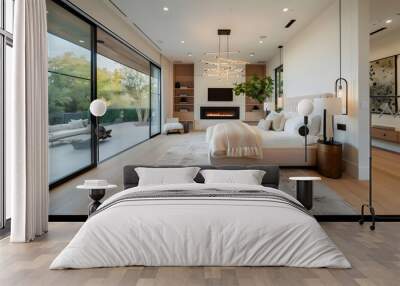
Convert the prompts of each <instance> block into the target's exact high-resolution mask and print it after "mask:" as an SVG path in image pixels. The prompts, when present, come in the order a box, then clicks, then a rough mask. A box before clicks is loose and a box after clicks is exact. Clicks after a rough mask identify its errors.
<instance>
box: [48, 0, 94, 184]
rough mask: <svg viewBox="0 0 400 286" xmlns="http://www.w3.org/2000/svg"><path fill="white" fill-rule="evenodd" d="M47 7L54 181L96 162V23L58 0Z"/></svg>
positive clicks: (50, 166) (50, 124)
mask: <svg viewBox="0 0 400 286" xmlns="http://www.w3.org/2000/svg"><path fill="white" fill-rule="evenodd" d="M47 10H48V16H47V17H48V54H49V61H48V65H49V67H48V71H49V72H48V80H49V88H48V92H49V179H50V183H54V182H56V181H59V180H61V179H63V178H66V177H68V176H70V175H71V174H73V173H76V172H79V171H80V170H82V169H85V168H88V167H90V166H91V165H93V164H94V162H93V156H92V154H93V150H92V149H93V144H92V131H91V119H90V115H89V111H88V110H89V105H90V102H91V97H92V96H91V94H92V70H91V68H92V53H93V51H92V40H91V39H92V29H93V27H92V26H91V25H90V24H88V23H87V22H85V21H83V20H82V19H80V18H78V17H77V16H75V15H73V14H72V13H70V12H68V11H67V10H65V9H63V8H62V7H61V6H59V5H57V4H55V3H54V2H53V1H47Z"/></svg>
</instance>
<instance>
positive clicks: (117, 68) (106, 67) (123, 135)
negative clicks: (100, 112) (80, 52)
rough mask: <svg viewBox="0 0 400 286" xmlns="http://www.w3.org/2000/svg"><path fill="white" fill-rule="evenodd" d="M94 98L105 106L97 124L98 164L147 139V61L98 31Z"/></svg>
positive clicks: (148, 115)
mask: <svg viewBox="0 0 400 286" xmlns="http://www.w3.org/2000/svg"><path fill="white" fill-rule="evenodd" d="M97 98H100V99H103V100H104V101H105V102H106V103H107V112H106V114H105V115H104V116H103V117H102V118H100V121H99V122H100V126H99V159H100V161H102V160H105V159H107V158H110V157H112V156H114V155H116V154H118V153H120V152H122V151H124V150H126V149H128V148H131V147H132V146H134V145H136V144H138V143H140V142H143V141H145V140H147V139H148V138H149V134H150V124H149V118H150V65H149V62H148V61H147V60H146V59H144V58H143V57H142V56H140V55H139V54H137V53H136V52H135V51H133V50H131V49H130V48H129V47H127V46H126V45H124V44H122V43H121V42H120V41H118V40H117V39H115V38H114V37H112V36H111V35H110V34H108V33H106V32H105V31H103V30H102V29H99V28H98V29H97Z"/></svg>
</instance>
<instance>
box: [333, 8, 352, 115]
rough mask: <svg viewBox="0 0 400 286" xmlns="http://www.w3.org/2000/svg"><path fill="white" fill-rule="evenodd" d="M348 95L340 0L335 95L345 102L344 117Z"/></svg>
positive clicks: (346, 112) (346, 111)
mask: <svg viewBox="0 0 400 286" xmlns="http://www.w3.org/2000/svg"><path fill="white" fill-rule="evenodd" d="M348 93H349V85H348V82H347V80H346V79H345V78H344V77H343V76H342V0H339V78H338V79H337V80H336V82H335V94H336V97H338V98H340V99H341V100H342V102H343V101H345V112H343V115H347V114H348V98H349V97H348Z"/></svg>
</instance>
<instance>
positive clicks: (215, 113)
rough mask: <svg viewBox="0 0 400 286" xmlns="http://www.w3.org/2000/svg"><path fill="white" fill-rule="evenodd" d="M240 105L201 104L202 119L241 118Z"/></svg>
mask: <svg viewBox="0 0 400 286" xmlns="http://www.w3.org/2000/svg"><path fill="white" fill-rule="evenodd" d="M239 118H240V107H238V106H229V107H226V106H223V107H222V106H221V107H220V106H201V107H200V119H239Z"/></svg>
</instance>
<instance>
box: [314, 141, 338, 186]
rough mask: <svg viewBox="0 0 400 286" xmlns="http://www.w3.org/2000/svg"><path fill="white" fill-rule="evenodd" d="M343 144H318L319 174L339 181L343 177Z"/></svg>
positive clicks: (320, 142)
mask: <svg viewBox="0 0 400 286" xmlns="http://www.w3.org/2000/svg"><path fill="white" fill-rule="evenodd" d="M342 148H343V145H342V143H339V142H328V143H323V142H322V141H319V142H318V153H317V161H318V164H317V165H318V172H319V173H320V174H321V175H323V176H325V177H328V178H332V179H338V178H340V177H341V176H342Z"/></svg>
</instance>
